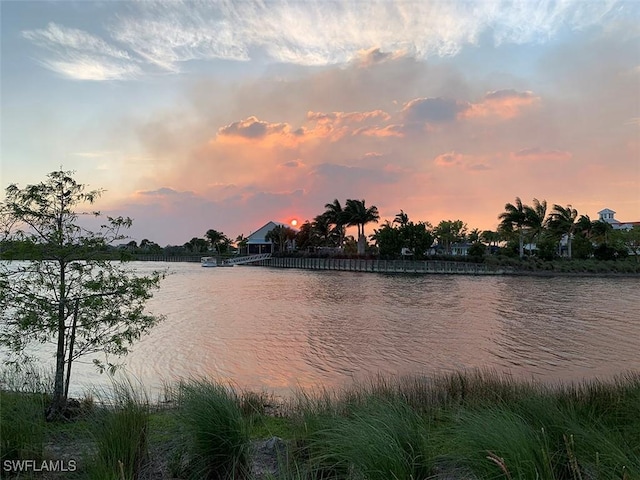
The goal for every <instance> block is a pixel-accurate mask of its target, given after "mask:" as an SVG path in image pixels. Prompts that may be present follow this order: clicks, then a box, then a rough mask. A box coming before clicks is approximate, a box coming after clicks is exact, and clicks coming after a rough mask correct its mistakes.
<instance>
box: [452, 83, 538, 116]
mask: <svg viewBox="0 0 640 480" xmlns="http://www.w3.org/2000/svg"><path fill="white" fill-rule="evenodd" d="M539 100H540V98H539V97H536V96H534V95H533V93H532V92H530V91H526V92H518V91H516V90H513V89H506V90H496V91H493V92H489V93H487V94H486V95H485V96H484V99H483V101H482V102H480V103H472V104H470V105H469V109H468V110H466V111H464V112H463V113H462V116H463V117H464V118H478V117H492V116H493V117H500V118H514V117H517V116H518V115H519V114H520V112H521V111H522V109H524V108H526V107H529V106H531V105H533V104H535V103H536V102H538V101H539Z"/></svg>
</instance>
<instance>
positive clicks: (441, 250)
mask: <svg viewBox="0 0 640 480" xmlns="http://www.w3.org/2000/svg"><path fill="white" fill-rule="evenodd" d="M497 219H498V220H499V224H498V227H497V229H496V230H479V229H477V228H474V229H469V227H468V226H467V224H466V223H465V222H464V221H462V220H459V219H456V220H441V221H440V222H439V223H437V224H436V225H433V224H431V223H430V222H428V221H422V220H420V221H414V220H412V219H410V218H409V215H408V214H407V213H406V212H405V211H404V210H400V212H398V213H397V214H396V216H395V218H394V219H393V220H386V221H384V222H383V223H382V224H381V225H380V226H379V227H378V228H375V229H374V230H373V233H370V234H369V235H368V236H367V235H366V234H365V227H366V226H367V225H369V224H371V223H375V224H378V223H379V221H380V214H379V212H378V208H377V207H376V206H375V205H374V206H367V204H366V201H365V200H356V199H347V200H346V201H345V202H344V205H343V204H342V203H341V202H340V201H339V200H338V199H334V200H333V202H330V203H326V204H325V206H324V211H323V212H322V213H319V214H318V215H316V216H315V217H314V218H313V219H312V220H307V221H305V222H304V223H303V224H302V225H301V226H300V228H299V229H298V230H295V229H293V228H291V227H289V226H286V225H279V226H277V227H275V228H274V229H273V230H272V231H270V232H268V233H267V235H266V237H265V239H266V240H267V241H271V243H273V245H274V246H275V248H276V250H277V251H279V252H285V251H287V250H291V249H292V247H293V246H294V245H295V250H297V251H299V252H300V251H301V252H307V253H310V254H312V253H323V254H332V253H333V254H343V255H348V256H351V255H360V256H362V255H377V256H380V257H383V258H400V257H402V256H412V258H415V259H420V258H425V257H426V256H430V255H454V254H458V255H461V254H462V255H467V256H471V257H474V258H481V257H483V256H484V255H488V254H498V253H500V254H505V255H513V256H516V255H517V256H518V257H519V258H521V259H522V258H524V257H525V256H535V257H537V258H540V259H543V260H551V259H553V258H557V257H565V258H569V259H571V258H577V259H586V258H591V257H594V258H598V259H615V258H621V257H625V256H627V255H628V254H629V253H637V254H640V228H638V227H635V228H633V229H631V230H615V229H614V228H613V226H612V225H611V224H610V223H608V222H606V221H603V220H592V219H591V218H590V217H589V216H588V215H579V213H578V211H577V210H576V209H575V208H573V207H572V206H571V205H567V206H562V205H558V204H553V205H552V207H551V209H549V208H548V205H547V202H546V200H542V201H539V200H538V199H536V198H534V199H533V201H532V203H531V205H527V204H524V203H523V202H522V200H521V199H520V198H519V197H516V199H515V202H513V203H506V204H505V206H504V211H502V212H501V213H499V214H498V216H497ZM349 227H356V235H355V236H352V235H347V233H346V232H347V228H349ZM246 245H247V238H246V237H245V236H244V235H239V236H238V237H236V239H235V241H233V240H231V238H230V237H228V236H226V235H225V234H224V233H223V232H220V231H217V230H214V229H210V230H208V231H207V232H206V233H205V235H204V236H203V237H202V238H196V237H194V238H192V239H191V240H189V241H188V242H186V243H185V244H184V245H182V246H167V247H165V248H161V247H160V246H159V245H157V244H155V243H154V242H150V241H149V240H146V239H145V240H142V242H140V245H136V244H135V242H130V244H129V245H128V247H130V248H131V249H133V250H134V251H135V252H137V253H156V254H165V255H182V254H201V253H205V252H212V253H215V254H218V255H225V254H232V253H235V252H236V251H237V250H238V249H239V250H240V252H242V251H243V248H244V247H246Z"/></svg>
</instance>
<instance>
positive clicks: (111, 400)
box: [86, 380, 150, 480]
mask: <svg viewBox="0 0 640 480" xmlns="http://www.w3.org/2000/svg"><path fill="white" fill-rule="evenodd" d="M103 397H104V400H106V401H105V403H106V406H105V407H103V408H97V409H95V410H94V412H93V418H92V421H91V422H90V425H91V429H92V435H93V438H94V440H95V454H94V455H93V456H92V458H89V459H88V461H87V462H86V463H87V470H88V474H89V478H92V479H96V480H134V479H137V478H139V475H140V472H141V471H142V467H143V465H144V462H145V461H146V458H147V447H148V431H149V415H150V408H149V402H148V398H147V395H146V394H145V393H144V391H143V390H142V389H140V388H136V387H135V386H134V385H133V384H132V383H131V382H130V381H128V380H120V381H114V382H113V387H112V391H111V392H110V393H105V394H104V395H103Z"/></svg>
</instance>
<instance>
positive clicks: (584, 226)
mask: <svg viewBox="0 0 640 480" xmlns="http://www.w3.org/2000/svg"><path fill="white" fill-rule="evenodd" d="M594 223H595V222H592V221H591V218H589V215H580V218H579V219H578V221H577V222H576V231H577V232H580V233H582V235H584V237H585V238H591V235H592V233H593V224H594Z"/></svg>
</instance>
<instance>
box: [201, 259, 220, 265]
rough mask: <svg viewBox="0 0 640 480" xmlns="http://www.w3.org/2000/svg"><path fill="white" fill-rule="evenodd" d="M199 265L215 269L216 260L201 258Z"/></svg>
mask: <svg viewBox="0 0 640 480" xmlns="http://www.w3.org/2000/svg"><path fill="white" fill-rule="evenodd" d="M200 265H201V266H203V267H217V266H218V260H216V257H202V258H201V259H200Z"/></svg>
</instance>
